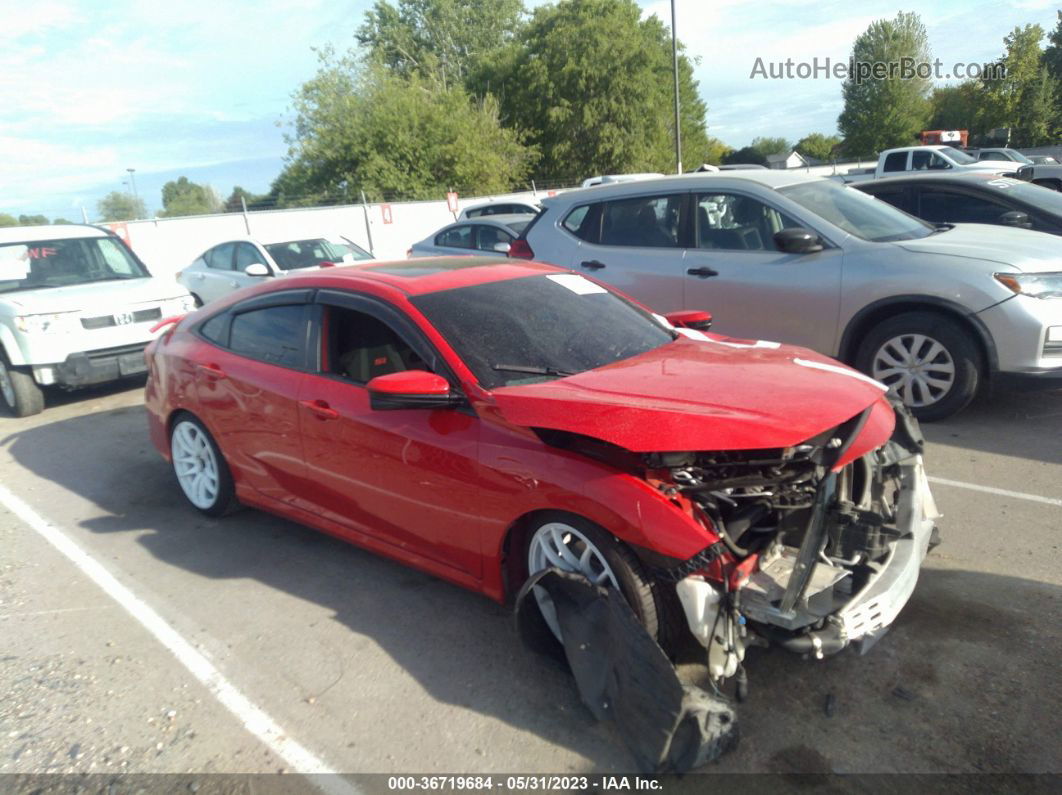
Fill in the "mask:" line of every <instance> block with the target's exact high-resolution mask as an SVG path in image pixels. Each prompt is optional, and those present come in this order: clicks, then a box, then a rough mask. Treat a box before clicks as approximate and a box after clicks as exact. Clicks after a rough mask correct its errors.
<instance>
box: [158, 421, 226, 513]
mask: <svg viewBox="0 0 1062 795" xmlns="http://www.w3.org/2000/svg"><path fill="white" fill-rule="evenodd" d="M170 459H171V461H172V464H173V474H174V476H175V477H176V478H177V484H178V485H179V486H180V487H181V491H182V492H183V493H184V496H185V498H186V499H187V500H188V502H190V503H191V504H192V507H194V508H196V509H197V510H199V511H201V512H202V513H205V514H206V515H207V516H224V515H225V514H227V513H231V512H232V511H233V510H234V509H235V508H236V507H238V505H239V503H238V502H237V501H236V487H235V485H234V484H233V481H232V473H231V472H230V471H229V465H228V464H227V463H226V462H225V457H224V456H223V455H222V454H221V450H220V449H219V448H218V445H217V443H216V442H215V441H214V437H212V436H211V435H210V432H209V431H208V430H207V429H206V427H205V426H204V425H203V423H201V422H200V421H199V420H198V419H196V418H195V417H193V416H192V415H191V414H181V415H180V416H179V417H178V418H177V419H176V421H175V422H174V423H173V427H172V428H170Z"/></svg>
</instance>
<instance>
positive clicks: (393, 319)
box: [146, 257, 936, 680]
mask: <svg viewBox="0 0 1062 795" xmlns="http://www.w3.org/2000/svg"><path fill="white" fill-rule="evenodd" d="M706 321H707V315H706V314H705V313H688V312H687V313H679V315H676V316H672V317H671V318H669V319H666V318H663V317H661V316H659V315H655V314H653V313H652V312H651V311H649V310H647V309H646V308H644V307H642V306H641V305H639V304H638V303H637V302H635V301H633V300H631V299H629V298H627V297H626V296H624V295H622V294H620V293H618V292H616V291H614V290H613V289H612V288H609V287H606V286H604V285H601V284H598V283H596V282H594V281H592V280H589V279H586V278H584V277H583V276H580V275H577V274H574V273H570V272H567V271H564V270H561V269H558V268H553V267H550V266H545V265H538V264H535V263H525V262H518V261H514V260H498V259H494V258H473V257H460V258H452V259H421V260H414V261H407V262H396V263H379V264H373V265H368V266H362V267H350V268H336V269H330V270H322V271H315V272H314V273H312V274H307V275H305V276H292V277H290V278H287V279H283V280H277V281H273V282H269V283H265V284H262V285H261V286H259V287H255V288H253V289H250V290H243V291H240V292H237V293H235V294H233V295H231V296H229V297H227V298H226V299H223V300H221V301H219V302H216V303H214V304H211V305H210V306H209V307H207V308H206V309H203V310H200V311H198V312H196V313H194V314H191V315H188V316H186V317H184V318H183V319H180V320H178V321H174V322H173V323H172V324H171V326H170V327H169V328H168V329H167V330H166V331H165V333H164V334H163V335H162V336H161V337H160V338H159V339H158V340H157V341H156V342H154V343H153V344H152V345H151V346H150V347H149V348H148V351H147V354H146V355H147V360H148V365H149V370H150V376H149V380H148V384H147V407H148V412H149V417H150V428H151V437H152V440H153V441H154V443H155V445H156V447H157V448H158V449H159V452H160V453H161V454H162V455H163V456H164V457H165V458H166V459H168V460H169V461H171V462H172V465H173V469H174V472H175V474H176V478H177V482H178V483H179V484H180V487H181V489H182V490H183V492H184V494H185V496H186V497H187V498H188V500H189V501H190V502H191V503H192V505H194V506H195V507H196V508H198V509H199V510H200V511H203V512H204V513H206V514H209V515H211V516H220V515H222V514H224V513H226V512H228V511H229V510H230V509H231V508H233V507H235V506H236V505H237V504H239V503H242V504H245V505H249V506H254V507H256V508H260V509H262V510H266V511H270V512H272V513H276V514H280V515H282V516H286V517H288V518H290V519H292V520H294V521H296V522H300V523H303V524H306V525H311V526H313V527H316V528H319V529H320V530H323V531H325V532H328V533H332V534H333V535H336V536H339V537H340V538H343V539H346V540H348V541H351V542H353V543H355V544H358V545H360V546H363V547H365V548H367V549H370V550H373V551H375V552H378V553H380V554H383V555H387V556H389V557H392V558H395V559H397V560H400V561H402V562H404V563H407V564H409V565H411V566H415V567H417V568H419V569H423V570H425V571H428V572H431V573H432V574H435V575H437V576H439V577H442V578H444V579H446V580H449V581H451V582H454V583H457V584H459V585H462V586H465V587H467V588H471V589H473V590H476V591H480V592H482V593H484V594H486V595H487V596H489V597H491V598H493V599H497V600H499V601H503V600H505V599H506V598H508V597H509V596H511V595H512V594H514V593H515V592H516V591H517V590H518V589H519V588H520V586H521V584H522V583H523V582H524V581H525V580H526V579H527V577H528V576H529V574H530V573H534V572H536V571H539V570H541V569H544V568H547V567H551V566H552V567H557V568H560V569H564V570H568V571H578V572H582V573H583V574H585V575H586V577H587V578H589V579H590V580H591V581H592V582H594V583H598V584H601V585H604V586H608V587H614V588H619V589H620V590H621V592H622V593H623V594H624V596H625V597H626V599H627V601H628V602H629V603H630V605H631V607H632V608H633V610H634V612H635V614H636V615H637V616H638V618H639V619H640V620H641V621H642V623H643V624H644V625H645V627H646V628H647V629H648V631H649V632H650V633H651V634H652V635H654V636H655V637H657V638H659V639H660V640H661V641H662V642H665V643H666V642H667V641H668V640H669V638H668V637H666V635H667V633H668V632H669V631H671V630H673V628H674V627H676V626H678V627H681V626H682V625H683V624H685V625H686V626H688V627H689V629H690V631H691V632H692V633H693V635H694V636H695V637H697V639H698V640H700V641H701V643H702V644H704V645H705V647H706V648H707V650H708V661H709V668H710V671H711V674H712V676H713V677H715V678H716V679H717V680H722V679H724V678H726V677H728V676H732V675H734V674H735V673H737V672H738V671H739V670H740V666H741V662H742V659H743V658H744V650H745V646H746V645H747V644H748V643H749V641H750V636H751V635H753V634H755V635H757V636H760V637H762V638H764V639H767V640H769V641H771V642H776V643H779V644H781V645H783V646H785V647H787V648H790V649H793V650H795V651H799V652H805V653H811V654H813V655H815V656H819V657H821V656H822V655H824V654H828V653H831V652H834V651H837V650H839V649H841V648H843V647H844V646H846V645H848V644H849V643H851V642H853V641H859V642H864V643H865V642H868V641H871V640H874V639H876V637H877V636H878V635H879V634H881V633H882V632H883V631H884V630H885V629H886V628H887V627H888V625H889V624H890V623H891V622H892V621H893V619H894V618H895V616H896V614H897V613H898V612H899V610H900V608H901V607H902V606H903V605H904V603H905V602H906V601H907V599H908V597H909V596H910V594H911V591H912V590H913V588H914V585H915V581H916V579H917V577H918V572H919V568H920V565H921V562H922V559H923V558H924V556H925V554H926V551H927V548H928V546H929V544H930V540H931V536H932V535H933V533H934V529H935V528H934V526H933V519H934V518H935V516H936V514H935V511H934V509H933V505H932V499H931V497H930V495H929V490H928V487H927V485H926V479H925V475H924V472H923V469H922V462H921V455H920V452H921V438H920V436H919V435H918V430H917V426H916V425H915V424H914V423H913V421H912V420H910V418H909V416H908V415H906V414H905V413H904V412H903V411H902V409H897V411H898V412H899V413H894V409H893V407H892V406H891V405H890V403H889V402H888V400H887V398H886V396H885V390H884V388H883V387H882V386H881V385H880V384H878V383H877V382H875V381H872V380H871V379H869V378H867V377H866V376H864V375H861V374H860V373H857V372H856V371H854V370H851V369H850V368H848V367H845V366H843V365H841V364H838V363H836V362H834V361H832V360H830V359H827V358H825V357H823V356H820V355H818V354H815V353H813V352H811V351H808V350H804V349H801V348H794V347H789V346H785V345H778V344H777V343H770V342H763V341H753V340H735V339H730V338H726V337H722V336H719V335H715V334H711V333H707V332H706V331H705V330H704V329H705V327H706ZM540 605H541V606H542V608H543V615H544V617H545V618H546V619H547V622H550V623H551V625H552V626H554V628H555V627H556V624H555V622H553V621H552V620H551V616H550V607H551V605H550V604H549V603H548V597H547V598H545V599H543V600H542V601H541V602H540ZM669 628H670V629H669Z"/></svg>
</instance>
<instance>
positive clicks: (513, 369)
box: [490, 364, 575, 376]
mask: <svg viewBox="0 0 1062 795" xmlns="http://www.w3.org/2000/svg"><path fill="white" fill-rule="evenodd" d="M490 369H491V370H502V371H504V372H507V373H529V374H530V375H556V376H565V375H575V373H569V372H568V371H567V370H558V369H556V368H554V367H537V366H535V365H533V364H492V365H491V366H490Z"/></svg>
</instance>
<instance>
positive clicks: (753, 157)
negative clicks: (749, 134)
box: [723, 146, 767, 166]
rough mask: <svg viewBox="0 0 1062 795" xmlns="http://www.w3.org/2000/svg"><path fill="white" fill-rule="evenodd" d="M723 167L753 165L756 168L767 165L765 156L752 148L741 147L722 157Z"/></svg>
mask: <svg viewBox="0 0 1062 795" xmlns="http://www.w3.org/2000/svg"><path fill="white" fill-rule="evenodd" d="M723 163H724V165H739V164H740V165H748V164H749V163H754V164H755V165H758V166H765V165H767V155H765V154H764V153H763V152H761V151H760V150H759V149H756V148H754V147H752V146H743V147H741V148H740V149H732V150H730V152H728V153H727V154H726V155H725V156H724V157H723Z"/></svg>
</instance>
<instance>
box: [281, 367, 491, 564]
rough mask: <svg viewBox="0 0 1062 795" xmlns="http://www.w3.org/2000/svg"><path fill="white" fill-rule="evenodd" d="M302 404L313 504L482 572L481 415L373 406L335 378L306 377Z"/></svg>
mask: <svg viewBox="0 0 1062 795" xmlns="http://www.w3.org/2000/svg"><path fill="white" fill-rule="evenodd" d="M299 400H300V403H301V408H300V412H301V415H302V428H303V431H302V436H303V449H304V453H305V461H306V467H307V474H308V476H309V479H308V481H307V490H306V491H305V492H304V496H305V497H306V498H307V499H308V501H309V502H310V503H312V508H311V510H314V511H315V512H319V513H320V514H321V515H322V516H324V517H325V518H327V519H330V520H331V521H334V522H338V523H339V524H341V525H345V526H347V527H350V528H352V529H354V530H358V531H360V532H363V533H365V534H367V535H371V536H375V537H377V538H380V539H383V540H386V541H388V542H390V543H392V544H394V545H395V546H397V547H399V548H402V549H405V550H409V551H411V552H415V553H417V554H420V555H424V556H425V557H429V558H432V559H433V560H436V561H438V562H441V563H445V564H447V565H449V566H452V567H454V568H457V569H460V570H461V571H463V572H466V573H468V574H471V575H473V576H475V577H480V576H481V575H482V548H481V544H482V534H483V532H484V529H485V526H486V520H485V519H484V518H483V516H482V515H481V512H480V511H479V510H478V509H477V503H478V502H479V498H480V486H479V482H480V478H481V476H480V471H479V464H478V463H477V450H478V439H479V419H478V418H476V417H474V416H471V415H470V414H468V413H465V412H461V411H456V410H453V409H435V410H430V409H410V410H398V411H374V410H373V409H371V408H370V407H369V395H368V391H367V390H366V389H365V387H364V386H360V385H358V384H355V383H353V382H351V381H348V380H345V379H343V378H341V377H339V376H331V375H307V376H306V380H305V381H304V382H303V384H302V388H301V390H300V393H299ZM322 407H324V408H325V409H330V410H331V412H334V413H335V415H336V416H335V417H334V418H332V417H331V412H328V411H322V410H321V409H322Z"/></svg>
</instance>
